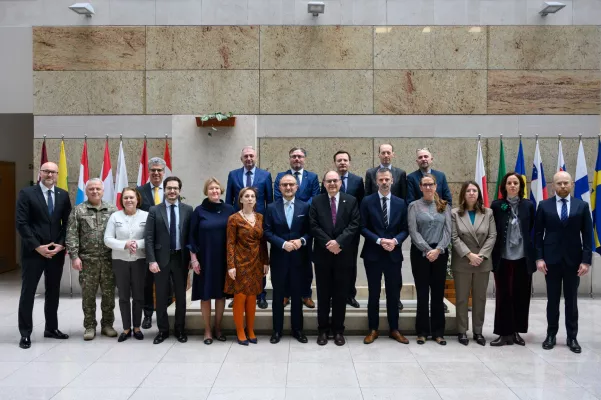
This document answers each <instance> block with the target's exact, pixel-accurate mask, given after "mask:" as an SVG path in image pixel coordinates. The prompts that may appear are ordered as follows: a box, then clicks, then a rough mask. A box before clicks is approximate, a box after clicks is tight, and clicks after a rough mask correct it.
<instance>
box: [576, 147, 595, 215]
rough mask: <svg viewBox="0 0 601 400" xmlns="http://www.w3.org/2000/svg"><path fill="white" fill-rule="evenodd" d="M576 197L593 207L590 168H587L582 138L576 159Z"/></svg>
mask: <svg viewBox="0 0 601 400" xmlns="http://www.w3.org/2000/svg"><path fill="white" fill-rule="evenodd" d="M574 197H576V198H577V199H580V200H582V201H586V202H587V203H588V206H589V209H590V207H591V192H590V190H589V188H588V170H587V168H586V158H584V147H582V139H580V145H579V146H578V158H577V159H576V177H575V178H574Z"/></svg>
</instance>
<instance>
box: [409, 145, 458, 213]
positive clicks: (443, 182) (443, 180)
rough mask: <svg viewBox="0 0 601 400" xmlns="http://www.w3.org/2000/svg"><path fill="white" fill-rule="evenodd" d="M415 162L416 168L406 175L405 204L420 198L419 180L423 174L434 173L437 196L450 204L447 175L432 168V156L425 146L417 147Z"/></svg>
mask: <svg viewBox="0 0 601 400" xmlns="http://www.w3.org/2000/svg"><path fill="white" fill-rule="evenodd" d="M415 162H416V164H417V167H418V170H417V171H413V172H412V173H410V174H409V175H407V205H409V204H411V203H412V202H413V201H415V200H417V199H421V198H422V196H423V195H422V191H421V190H419V180H420V179H421V178H422V176H423V175H424V174H431V175H434V177H435V178H436V193H438V197H440V198H441V199H442V200H445V201H446V202H447V203H449V204H451V202H452V200H453V199H452V197H451V190H450V189H449V184H448V183H447V177H446V175H445V174H444V172H440V171H436V170H433V169H432V164H433V162H434V157H432V153H430V150H428V148H426V147H424V148H423V149H417V151H416V158H415Z"/></svg>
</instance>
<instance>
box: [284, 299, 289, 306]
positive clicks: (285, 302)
mask: <svg viewBox="0 0 601 400" xmlns="http://www.w3.org/2000/svg"><path fill="white" fill-rule="evenodd" d="M289 304H290V298H288V297H284V308H286V307H288V305H289Z"/></svg>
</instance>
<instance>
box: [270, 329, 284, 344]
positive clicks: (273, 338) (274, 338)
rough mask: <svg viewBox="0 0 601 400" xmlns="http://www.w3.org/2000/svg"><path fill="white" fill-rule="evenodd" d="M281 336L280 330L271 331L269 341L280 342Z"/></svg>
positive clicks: (272, 342)
mask: <svg viewBox="0 0 601 400" xmlns="http://www.w3.org/2000/svg"><path fill="white" fill-rule="evenodd" d="M281 338H282V334H281V333H280V332H273V333H272V334H271V337H270V338H269V343H271V344H276V343H280V339H281Z"/></svg>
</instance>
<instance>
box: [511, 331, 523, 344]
mask: <svg viewBox="0 0 601 400" xmlns="http://www.w3.org/2000/svg"><path fill="white" fill-rule="evenodd" d="M513 343H515V344H518V345H520V346H526V342H524V339H522V337H521V336H520V334H519V333H517V332H515V333H514V334H513Z"/></svg>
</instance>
